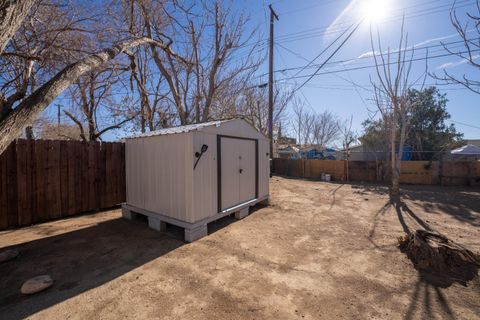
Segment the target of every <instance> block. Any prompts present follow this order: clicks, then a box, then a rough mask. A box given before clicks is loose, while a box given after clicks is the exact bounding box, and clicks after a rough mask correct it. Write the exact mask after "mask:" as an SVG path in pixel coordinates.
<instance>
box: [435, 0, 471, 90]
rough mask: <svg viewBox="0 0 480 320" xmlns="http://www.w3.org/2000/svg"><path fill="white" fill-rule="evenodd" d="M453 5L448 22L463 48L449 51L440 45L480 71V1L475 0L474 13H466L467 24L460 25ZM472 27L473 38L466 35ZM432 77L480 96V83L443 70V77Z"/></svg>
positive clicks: (446, 46)
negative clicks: (474, 34)
mask: <svg viewBox="0 0 480 320" xmlns="http://www.w3.org/2000/svg"><path fill="white" fill-rule="evenodd" d="M455 3H456V1H454V4H453V6H452V10H451V11H450V21H451V23H452V25H453V27H454V28H455V30H456V31H457V33H458V35H459V36H460V38H461V39H462V40H463V48H462V49H461V50H458V51H457V50H454V49H451V48H450V47H449V46H448V45H446V44H444V43H442V45H443V47H444V48H445V50H446V51H448V53H450V54H451V55H455V56H457V57H459V58H461V59H462V61H466V62H467V63H468V64H469V65H471V66H473V67H474V68H477V69H480V63H478V62H477V60H478V58H479V55H478V51H479V50H480V0H476V10H477V12H476V13H467V14H466V16H467V22H465V23H462V22H461V21H460V20H459V18H458V15H457V11H456V8H455ZM472 26H473V27H474V28H475V31H476V35H477V36H475V37H468V35H467V33H468V32H469V31H470V30H469V29H470V27H472ZM432 76H433V77H434V78H435V79H437V80H442V81H445V82H447V83H449V84H459V85H462V86H464V87H465V88H467V89H469V90H470V91H472V92H475V93H478V94H480V81H479V80H475V79H472V78H469V77H467V76H466V75H463V76H455V75H453V74H451V73H449V72H448V71H447V70H446V69H444V70H443V76H437V75H436V74H432Z"/></svg>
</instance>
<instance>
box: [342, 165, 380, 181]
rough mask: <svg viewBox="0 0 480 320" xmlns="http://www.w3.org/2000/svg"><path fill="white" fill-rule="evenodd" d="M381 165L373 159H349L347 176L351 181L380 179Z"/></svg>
mask: <svg viewBox="0 0 480 320" xmlns="http://www.w3.org/2000/svg"><path fill="white" fill-rule="evenodd" d="M382 172H383V165H382V163H381V162H375V161H349V162H348V177H349V179H350V180H351V181H364V182H377V181H381V178H382Z"/></svg>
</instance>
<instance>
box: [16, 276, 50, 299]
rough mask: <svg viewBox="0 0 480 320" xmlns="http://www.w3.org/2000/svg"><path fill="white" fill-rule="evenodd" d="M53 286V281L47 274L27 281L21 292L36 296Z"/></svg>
mask: <svg viewBox="0 0 480 320" xmlns="http://www.w3.org/2000/svg"><path fill="white" fill-rule="evenodd" d="M52 285H53V279H52V278H51V277H50V276H49V275H47V274H45V275H41V276H36V277H34V278H31V279H29V280H27V281H26V282H25V283H24V284H23V285H22V288H21V289H20V291H21V292H22V293H23V294H34V293H37V292H40V291H43V290H45V289H47V288H50V287H51V286H52Z"/></svg>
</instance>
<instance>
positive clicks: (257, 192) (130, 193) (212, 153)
mask: <svg viewBox="0 0 480 320" xmlns="http://www.w3.org/2000/svg"><path fill="white" fill-rule="evenodd" d="M125 157H126V163H125V166H126V184H127V199H126V203H125V204H124V205H123V208H122V209H123V210H122V212H123V216H124V217H125V218H128V219H131V218H132V215H134V214H135V213H140V214H143V215H146V216H148V221H149V226H150V227H152V228H154V229H157V230H163V229H164V228H165V223H171V224H174V225H177V226H180V227H183V228H185V240H186V241H189V242H191V241H193V240H195V239H198V238H201V237H203V236H205V235H207V223H209V222H211V221H214V220H216V219H219V218H221V217H223V216H226V215H229V214H232V213H235V216H236V217H237V218H238V219H240V218H243V217H244V216H246V215H248V210H249V207H250V206H253V205H255V204H256V203H258V202H262V201H264V202H267V201H268V198H269V186H268V185H269V175H270V168H269V158H270V156H269V140H268V139H267V138H266V137H265V136H264V135H263V134H261V133H260V132H258V131H257V130H256V129H255V128H254V127H253V126H252V125H251V124H249V123H248V122H247V121H245V120H243V119H233V120H222V121H213V122H207V123H201V124H193V125H186V126H180V127H175V128H168V129H162V130H158V131H153V132H149V133H146V134H142V135H137V136H132V137H129V138H127V139H126V148H125Z"/></svg>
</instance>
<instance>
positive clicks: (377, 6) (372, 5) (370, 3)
mask: <svg viewBox="0 0 480 320" xmlns="http://www.w3.org/2000/svg"><path fill="white" fill-rule="evenodd" d="M389 9H390V0H361V2H360V14H361V17H362V18H363V19H365V21H367V22H370V23H377V22H380V21H381V20H383V19H385V18H386V17H387V15H388V12H389Z"/></svg>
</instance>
